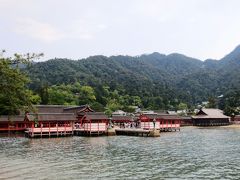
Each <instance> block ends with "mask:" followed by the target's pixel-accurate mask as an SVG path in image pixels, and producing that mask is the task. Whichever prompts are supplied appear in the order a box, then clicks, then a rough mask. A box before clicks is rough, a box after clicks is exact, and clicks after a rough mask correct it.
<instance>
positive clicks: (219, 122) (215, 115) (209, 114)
mask: <svg viewBox="0 0 240 180" xmlns="http://www.w3.org/2000/svg"><path fill="white" fill-rule="evenodd" d="M192 119H193V125H194V126H223V125H229V124H230V122H229V120H230V117H228V116H225V115H224V114H223V111H222V110H220V109H207V108H203V109H200V110H199V112H198V113H197V114H196V115H195V116H192Z"/></svg>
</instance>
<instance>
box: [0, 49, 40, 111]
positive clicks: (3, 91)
mask: <svg viewBox="0 0 240 180" xmlns="http://www.w3.org/2000/svg"><path fill="white" fill-rule="evenodd" d="M3 53H4V51H3ZM3 53H1V54H0V114H6V115H13V114H18V113H19V111H20V110H23V111H24V110H33V107H32V101H33V99H31V96H32V93H31V91H29V90H28V89H27V83H29V82H30V79H29V78H28V77H27V75H26V74H24V73H23V72H21V71H20V69H19V66H20V65H28V63H30V61H31V59H32V58H35V57H38V55H35V54H32V55H30V54H26V55H18V54H15V55H14V57H13V58H8V57H4V56H3ZM35 98H36V97H35ZM35 100H36V99H35ZM35 100H34V101H35ZM37 101H38V100H37Z"/></svg>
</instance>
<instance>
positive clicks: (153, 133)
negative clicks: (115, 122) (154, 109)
mask: <svg viewBox="0 0 240 180" xmlns="http://www.w3.org/2000/svg"><path fill="white" fill-rule="evenodd" d="M115 131H116V135H126V136H145V137H159V136H160V131H159V130H157V129H151V130H145V129H138V128H136V129H133V128H124V129H115Z"/></svg>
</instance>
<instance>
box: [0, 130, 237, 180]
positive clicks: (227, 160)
mask: <svg viewBox="0 0 240 180" xmlns="http://www.w3.org/2000/svg"><path fill="white" fill-rule="evenodd" d="M239 146H240V131H236V130H234V129H224V128H211V129H204V128H193V127H187V128H183V129H182V131H181V132H176V133H162V134H161V137H160V138H146V137H127V136H115V137H92V138H88V137H68V138H51V139H47V138H46V139H27V138H23V137H18V138H12V137H11V138H9V137H1V138H0V152H1V153H0V166H1V168H0V178H3V179H36V178H37V179H161V178H162V179H164V178H173V179H174V178H181V179H192V178H194V179H220V178H222V179H236V177H239V175H240V171H239V170H240V168H239V167H240V166H239V164H240V157H239Z"/></svg>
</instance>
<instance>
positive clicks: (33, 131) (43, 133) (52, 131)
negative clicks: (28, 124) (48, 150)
mask: <svg viewBox="0 0 240 180" xmlns="http://www.w3.org/2000/svg"><path fill="white" fill-rule="evenodd" d="M73 133H74V131H73V128H72V127H66V126H65V127H44V128H27V130H26V131H25V134H26V136H27V137H30V138H34V137H53V136H56V137H59V136H72V135H73Z"/></svg>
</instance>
